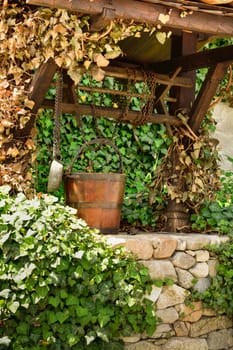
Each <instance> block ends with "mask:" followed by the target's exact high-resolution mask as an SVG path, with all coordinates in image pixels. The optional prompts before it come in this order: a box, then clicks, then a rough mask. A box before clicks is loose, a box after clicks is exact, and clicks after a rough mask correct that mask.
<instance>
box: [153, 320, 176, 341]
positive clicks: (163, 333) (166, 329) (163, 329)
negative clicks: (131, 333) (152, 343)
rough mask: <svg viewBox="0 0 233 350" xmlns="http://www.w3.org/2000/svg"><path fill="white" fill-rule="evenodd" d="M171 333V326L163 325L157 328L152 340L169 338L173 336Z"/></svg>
mask: <svg viewBox="0 0 233 350" xmlns="http://www.w3.org/2000/svg"><path fill="white" fill-rule="evenodd" d="M171 332H172V328H171V326H170V325H169V324H164V323H162V324H159V325H158V326H157V328H156V331H155V332H154V334H152V336H151V338H157V339H159V338H167V337H170V336H171V335H172V334H171ZM173 335H174V334H173Z"/></svg>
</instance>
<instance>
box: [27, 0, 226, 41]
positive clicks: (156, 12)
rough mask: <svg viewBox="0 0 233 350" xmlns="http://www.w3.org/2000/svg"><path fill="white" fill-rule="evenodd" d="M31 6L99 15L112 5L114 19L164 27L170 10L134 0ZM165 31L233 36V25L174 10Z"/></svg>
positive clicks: (43, 0) (51, 1)
mask: <svg viewBox="0 0 233 350" xmlns="http://www.w3.org/2000/svg"><path fill="white" fill-rule="evenodd" d="M27 4H29V5H38V6H45V7H52V8H61V9H66V10H68V11H72V12H77V13H83V14H89V15H100V14H101V13H102V12H103V9H104V8H106V7H108V4H110V5H111V8H112V9H114V10H115V17H116V18H121V19H124V20H134V21H135V22H146V23H151V24H153V25H157V24H163V23H162V22H161V21H160V19H161V15H167V14H168V13H169V10H170V7H169V6H165V5H162V4H153V3H146V2H144V1H135V0H111V1H110V2H109V1H107V0H98V1H93V0H72V1H68V0H27ZM166 27H168V28H171V29H172V28H174V29H179V30H182V31H183V30H189V31H194V32H199V33H206V34H210V35H216V34H220V35H223V36H226V35H232V33H233V21H232V18H231V17H227V16H219V14H214V13H212V14H211V13H202V12H193V13H191V12H190V13H188V12H187V14H186V16H185V17H184V16H181V10H179V9H176V8H173V9H172V11H170V14H169V19H168V21H167V22H166Z"/></svg>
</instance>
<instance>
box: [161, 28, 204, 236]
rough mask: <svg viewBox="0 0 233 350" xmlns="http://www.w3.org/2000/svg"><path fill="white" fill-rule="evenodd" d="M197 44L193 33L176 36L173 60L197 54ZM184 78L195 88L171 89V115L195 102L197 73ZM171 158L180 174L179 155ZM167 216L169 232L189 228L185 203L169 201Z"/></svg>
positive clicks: (173, 46) (173, 41)
mask: <svg viewBox="0 0 233 350" xmlns="http://www.w3.org/2000/svg"><path fill="white" fill-rule="evenodd" d="M196 43H197V40H196V35H195V34H193V33H187V32H184V33H183V35H182V36H181V37H178V36H174V37H173V38H172V49H171V55H172V57H171V58H172V59H173V58H174V57H176V56H183V55H188V54H191V53H194V52H196ZM182 77H186V78H189V79H190V80H191V81H192V83H193V86H192V88H191V89H190V88H189V89H186V88H184V87H173V88H172V89H171V91H170V96H171V97H175V98H176V101H177V102H175V103H172V104H171V106H170V113H174V114H177V113H178V111H179V110H181V111H182V110H184V111H185V112H186V113H189V111H190V109H191V106H192V104H193V102H194V100H195V81H196V72H195V71H190V72H184V73H182ZM171 157H172V163H173V169H174V173H177V174H178V173H179V170H176V168H179V167H177V166H178V165H179V160H178V155H177V154H176V153H174V154H172V155H171ZM174 185H175V184H174ZM180 185H181V186H180ZM179 186H180V187H181V188H182V187H183V189H185V184H183V185H182V184H180V183H179ZM165 216H166V217H167V221H166V227H165V230H166V231H167V232H176V231H179V230H181V229H182V228H184V227H187V226H189V215H188V208H187V207H186V206H185V204H184V203H181V202H180V203H177V202H176V200H169V202H168V207H167V212H166V214H165Z"/></svg>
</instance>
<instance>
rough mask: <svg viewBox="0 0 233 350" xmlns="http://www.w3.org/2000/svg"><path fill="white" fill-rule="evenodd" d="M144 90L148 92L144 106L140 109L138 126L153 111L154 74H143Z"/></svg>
mask: <svg viewBox="0 0 233 350" xmlns="http://www.w3.org/2000/svg"><path fill="white" fill-rule="evenodd" d="M143 75H144V83H145V89H146V88H147V89H148V90H149V92H148V99H147V101H146V103H145V105H144V106H143V107H142V109H141V118H140V121H139V122H140V124H144V123H145V122H146V120H147V116H148V115H151V114H152V113H153V110H154V98H155V89H156V74H154V73H151V72H145V71H144V72H143Z"/></svg>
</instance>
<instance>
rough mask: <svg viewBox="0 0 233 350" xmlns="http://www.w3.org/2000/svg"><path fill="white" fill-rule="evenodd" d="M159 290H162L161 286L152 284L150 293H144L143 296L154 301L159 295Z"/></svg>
mask: <svg viewBox="0 0 233 350" xmlns="http://www.w3.org/2000/svg"><path fill="white" fill-rule="evenodd" d="M161 291H162V287H156V286H153V287H152V291H151V293H150V294H146V295H145V296H146V298H147V299H150V300H151V301H153V303H155V302H156V300H157V299H158V297H159V296H160V293H161Z"/></svg>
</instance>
